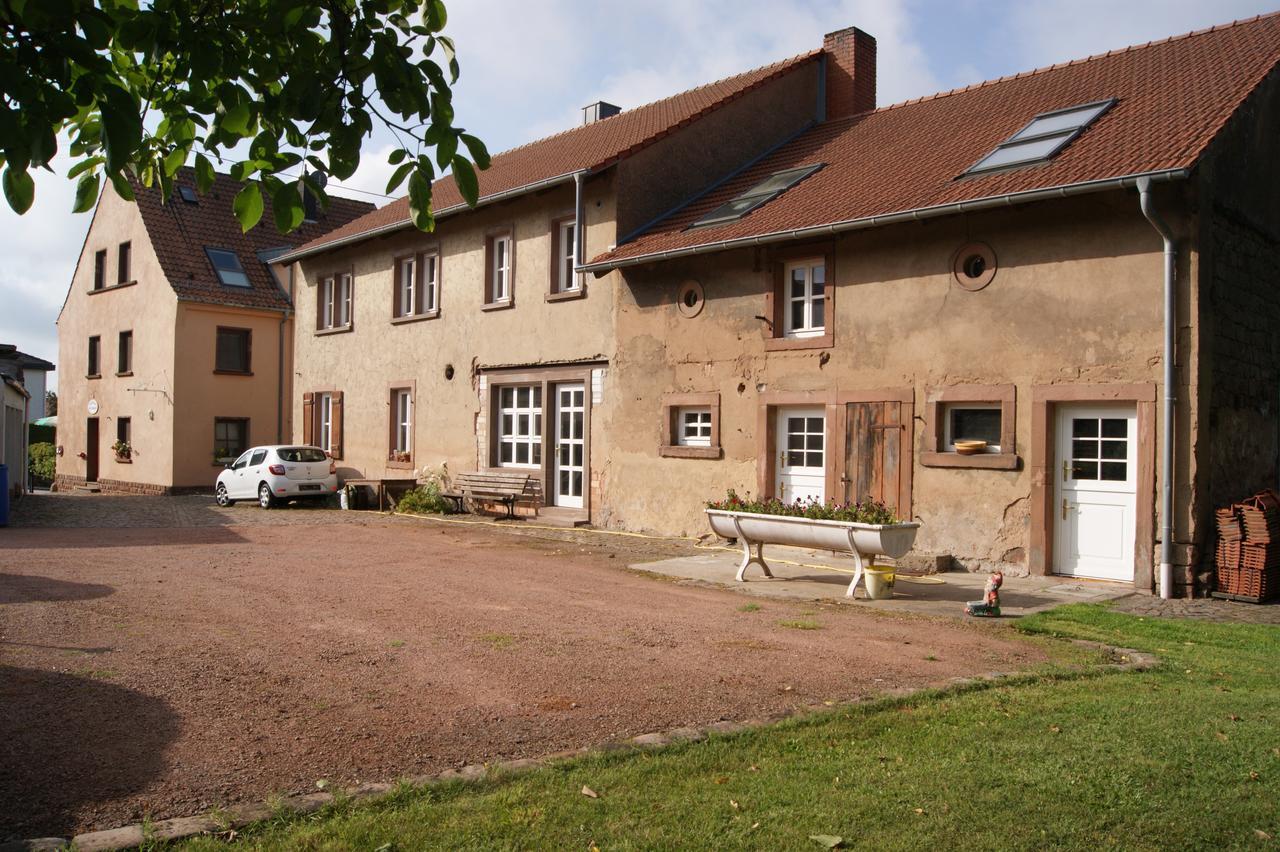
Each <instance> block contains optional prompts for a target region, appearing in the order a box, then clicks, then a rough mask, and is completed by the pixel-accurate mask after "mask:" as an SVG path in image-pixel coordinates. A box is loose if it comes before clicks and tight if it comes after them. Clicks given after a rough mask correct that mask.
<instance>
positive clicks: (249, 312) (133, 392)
mask: <svg viewBox="0 0 1280 852" xmlns="http://www.w3.org/2000/svg"><path fill="white" fill-rule="evenodd" d="M175 183H176V188H175V192H174V195H173V197H172V198H168V199H162V198H161V197H160V191H159V189H158V188H146V187H143V186H141V185H135V186H134V192H135V193H136V196H137V200H136V201H134V202H130V201H125V200H123V199H121V198H120V197H119V196H118V195H117V194H116V193H115V192H114V191H111V190H108V191H107V192H105V193H103V195H102V197H101V199H100V200H99V202H98V208H97V210H96V211H95V212H94V216H93V221H92V223H91V224H90V226H89V232H88V234H87V235H86V237H85V242H84V247H83V249H82V250H81V255H80V260H79V262H78V263H77V265H76V270H75V273H74V275H73V277H72V281H71V286H70V288H69V290H68V292H67V298H66V301H65V302H64V304H63V307H62V311H61V313H60V314H59V317H58V343H59V358H60V360H61V376H60V381H59V386H58V390H59V417H58V446H59V449H60V453H59V456H58V460H57V480H56V483H55V487H57V488H59V489H68V488H71V487H73V486H88V487H90V488H93V489H95V490H97V489H100V490H102V491H106V492H111V491H115V492H133V493H166V492H170V491H173V490H181V489H209V488H211V487H212V482H213V480H214V478H215V477H216V475H217V467H219V466H220V463H219V462H218V461H217V459H221V458H234V457H235V456H237V455H239V453H240V452H241V451H242V450H243V449H244V448H245V447H247V446H250V445H251V444H255V443H272V442H275V441H277V440H282V439H287V436H288V435H289V432H290V428H289V427H290V424H289V415H290V412H289V410H288V407H287V405H286V404H285V402H284V400H286V399H287V397H288V395H289V386H290V385H289V382H290V379H291V375H290V363H291V357H292V340H291V336H292V315H293V308H292V302H291V299H290V295H289V280H288V277H287V272H286V271H285V270H284V268H283V267H280V266H278V265H276V264H275V263H274V261H275V259H276V258H278V257H279V256H280V255H281V254H283V253H284V252H287V251H289V250H291V249H293V248H294V247H296V246H298V245H300V244H302V243H303V242H305V241H307V240H309V239H312V238H314V237H315V236H317V235H318V234H321V233H323V232H325V231H328V230H331V229H333V228H334V227H339V226H341V225H343V224H345V223H347V222H349V221H350V220H352V219H354V218H357V217H359V216H361V215H363V214H365V213H367V212H368V211H369V210H370V209H372V206H371V205H369V204H366V203H363V202H357V201H349V200H346V199H341V198H334V199H332V201H331V202H330V205H329V207H328V209H327V210H323V211H320V210H318V209H317V210H315V211H314V212H312V214H311V215H312V216H313V217H314V219H313V220H312V221H308V222H306V223H305V224H304V225H303V226H302V227H301V228H300V229H298V231H296V232H294V233H292V234H288V235H281V234H279V233H278V232H276V230H275V228H274V226H273V225H271V224H270V223H271V222H272V221H273V220H272V217H271V211H270V209H268V210H267V211H266V213H265V215H264V217H263V223H262V224H259V225H257V226H256V227H254V228H252V229H251V230H250V231H249V232H248V233H247V234H246V233H242V232H241V228H240V225H239V223H238V222H237V220H236V218H235V216H234V215H233V213H232V209H231V203H232V199H234V197H235V195H236V193H237V192H238V191H239V189H240V186H241V185H240V184H239V183H238V182H236V181H234V180H232V179H231V178H230V177H227V176H225V175H218V176H217V178H216V180H215V182H214V186H213V188H212V189H211V190H210V192H209V194H207V195H200V194H199V193H198V192H196V190H195V185H194V174H193V172H192V171H191V170H189V169H183V170H182V171H181V172H180V173H179V174H178V175H177V177H176V179H175Z"/></svg>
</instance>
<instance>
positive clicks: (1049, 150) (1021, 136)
mask: <svg viewBox="0 0 1280 852" xmlns="http://www.w3.org/2000/svg"><path fill="white" fill-rule="evenodd" d="M1115 103H1116V99H1115V98H1109V99H1108V100H1105V101H1096V102H1094V103H1091V104H1081V105H1080V106H1073V107H1067V108H1066V109H1059V110H1054V111H1053V112H1042V113H1040V114H1039V115H1037V116H1036V117H1035V118H1033V119H1031V122H1030V123H1029V124H1027V126H1026V127H1024V128H1022V129H1021V130H1019V131H1018V132H1017V133H1015V134H1013V135H1012V136H1010V137H1009V138H1008V139H1006V140H1005V141H1004V142H1001V143H1000V145H999V146H998V147H997V148H996V149H995V150H994V151H992V152H991V153H990V154H988V155H987V156H985V157H983V158H982V159H981V160H979V161H978V162H976V163H974V164H973V165H972V166H970V167H969V170H968V171H966V172H965V174H966V175H973V174H982V173H985V172H994V171H999V170H1001V169H1010V168H1014V167H1017V166H1026V165H1030V164H1032V163H1042V162H1045V161H1046V160H1048V159H1050V158H1051V157H1053V156H1054V155H1055V154H1057V153H1058V152H1059V151H1061V150H1062V149H1063V148H1065V147H1067V146H1068V145H1070V144H1071V143H1072V142H1073V141H1075V138H1076V137H1077V136H1079V135H1080V134H1081V133H1083V132H1084V131H1085V128H1087V127H1088V126H1089V125H1091V124H1093V123H1094V122H1095V121H1097V120H1098V117H1099V116H1101V115H1102V114H1103V113H1104V112H1106V111H1107V110H1109V109H1111V107H1113V106H1115ZM962 177H963V175H962Z"/></svg>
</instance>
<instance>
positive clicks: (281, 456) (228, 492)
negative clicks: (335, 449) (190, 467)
mask: <svg viewBox="0 0 1280 852" xmlns="http://www.w3.org/2000/svg"><path fill="white" fill-rule="evenodd" d="M337 492H338V471H337V467H336V466H335V465H334V463H333V459H331V458H329V456H328V454H327V453H325V451H324V450H322V449H320V448H319V447H307V446H293V445H290V444H279V445H272V446H269V447H252V448H250V449H248V450H246V451H245V453H244V455H242V456H240V458H238V459H236V460H235V462H233V463H232V464H229V465H227V469H226V470H224V471H223V472H222V473H220V474H218V483H217V485H215V486H214V493H215V494H216V495H217V498H218V505H219V506H231V505H233V504H234V503H235V502H236V501H237V500H257V501H258V505H259V506H261V507H262V508H264V509H270V508H271V507H272V506H275V505H277V504H278V503H283V502H286V501H288V500H299V499H316V500H323V499H324V498H326V497H328V496H330V495H332V494H336V493H337Z"/></svg>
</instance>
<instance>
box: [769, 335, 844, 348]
mask: <svg viewBox="0 0 1280 852" xmlns="http://www.w3.org/2000/svg"><path fill="white" fill-rule="evenodd" d="M834 345H835V338H834V335H833V334H832V333H831V332H830V331H828V332H827V333H826V334H820V335H818V336H817V337H768V338H765V341H764V351H766V352H780V351H786V350H789V349H830V348H831V347H832V346H834Z"/></svg>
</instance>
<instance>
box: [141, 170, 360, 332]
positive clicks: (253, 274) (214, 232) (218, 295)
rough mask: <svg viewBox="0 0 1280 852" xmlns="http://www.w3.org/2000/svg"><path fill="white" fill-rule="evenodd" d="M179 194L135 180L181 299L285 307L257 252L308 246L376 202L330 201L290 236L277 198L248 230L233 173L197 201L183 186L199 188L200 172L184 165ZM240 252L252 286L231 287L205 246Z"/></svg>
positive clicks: (159, 251) (153, 238) (156, 245)
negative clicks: (278, 222) (276, 209)
mask: <svg viewBox="0 0 1280 852" xmlns="http://www.w3.org/2000/svg"><path fill="white" fill-rule="evenodd" d="M174 185H175V190H174V195H173V198H171V199H169V201H168V202H167V203H163V204H162V203H161V197H160V189H159V187H151V188H147V187H145V186H142V185H141V184H138V183H135V184H134V188H133V189H134V194H135V195H136V196H137V199H138V202H137V203H138V210H139V211H140V212H141V213H142V221H143V223H144V224H145V225H146V228H147V235H148V236H149V237H150V238H151V245H152V246H153V247H154V248H155V252H156V257H158V258H159V260H160V268H161V269H163V270H164V274H165V277H166V278H168V279H169V284H170V285H172V287H173V289H174V290H175V291H176V292H177V294H178V298H180V299H187V300H190V301H195V302H207V303H210V304H217V305H234V306H238V307H248V308H267V309H269V310H284V309H286V308H288V307H289V299H288V297H287V296H286V295H285V293H284V292H283V291H282V290H281V289H280V288H279V287H278V286H277V285H276V283H275V281H274V280H273V279H272V277H271V273H270V272H269V271H268V269H267V267H266V264H264V263H263V262H262V261H261V260H259V259H258V256H257V253H258V252H259V251H264V250H267V249H275V248H281V247H285V246H287V247H290V248H293V247H295V246H299V245H302V244H303V243H305V242H306V241H307V240H311V239H314V238H316V237H317V236H319V235H321V234H323V233H325V232H326V231H329V230H332V229H333V228H335V227H341V226H342V225H345V224H347V223H348V222H350V221H351V220H352V219H355V218H357V217H359V216H362V215H364V214H365V213H368V212H369V211H370V210H372V209H373V205H372V204H369V203H368V202H365V201H351V200H350V199H346V198H335V197H331V198H330V199H329V207H328V209H327V210H324V211H322V212H321V214H320V219H319V221H317V222H308V223H305V224H303V226H302V227H301V228H299V229H298V230H296V231H294V232H293V233H290V234H281V233H280V232H279V231H277V230H276V227H275V220H274V219H273V218H272V212H271V200H270V199H269V198H268V199H266V200H265V205H264V206H265V209H264V211H263V214H262V221H261V222H259V223H258V224H257V225H256V226H254V227H253V228H251V229H250V230H249V232H248V233H247V234H246V233H242V232H241V230H240V223H239V221H237V220H236V217H235V214H234V213H233V212H232V209H231V202H232V200H233V199H234V198H235V197H236V193H237V192H239V191H240V188H241V186H242V184H241V183H239V182H238V181H235V180H232V179H231V177H230V176H228V175H224V174H219V175H217V176H216V177H215V179H214V182H213V187H212V188H211V189H210V190H209V193H208V194H207V195H198V194H197V201H196V203H194V204H191V203H188V202H186V201H183V200H182V197H181V195H179V194H178V192H177V187H179V186H188V187H194V186H195V172H194V170H192V169H190V168H184V169H182V170H180V171H179V172H178V174H177V175H176V176H175V178H174ZM206 247H208V248H220V249H226V250H228V251H234V252H235V253H236V255H237V256H238V257H239V258H240V265H241V266H243V267H244V271H245V274H246V275H247V276H248V277H249V282H250V283H251V284H252V285H253V286H252V287H228V286H226V285H224V284H222V283H221V282H219V281H218V277H217V274H216V273H215V272H214V270H213V265H212V264H211V263H210V262H209V257H208V255H207V254H205V248H206Z"/></svg>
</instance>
